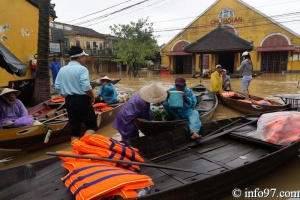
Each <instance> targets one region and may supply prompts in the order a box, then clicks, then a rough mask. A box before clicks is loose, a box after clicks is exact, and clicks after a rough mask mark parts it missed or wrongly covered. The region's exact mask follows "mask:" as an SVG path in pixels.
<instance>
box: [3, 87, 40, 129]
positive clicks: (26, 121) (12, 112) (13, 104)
mask: <svg viewBox="0 0 300 200" xmlns="http://www.w3.org/2000/svg"><path fill="white" fill-rule="evenodd" d="M19 94H20V91H18V90H14V89H10V88H4V89H2V91H1V93H0V125H2V126H3V125H13V126H28V125H32V124H33V122H34V119H33V117H32V116H31V115H28V111H27V109H26V108H25V106H24V104H23V103H22V101H20V100H19V99H17V96H18V95H19Z"/></svg>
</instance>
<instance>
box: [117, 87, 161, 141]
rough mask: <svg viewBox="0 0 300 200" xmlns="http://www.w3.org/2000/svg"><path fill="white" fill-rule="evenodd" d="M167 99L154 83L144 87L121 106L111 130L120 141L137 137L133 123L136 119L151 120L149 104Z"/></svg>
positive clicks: (136, 129)
mask: <svg viewBox="0 0 300 200" xmlns="http://www.w3.org/2000/svg"><path fill="white" fill-rule="evenodd" d="M166 98H167V92H166V90H165V89H164V88H163V87H162V86H160V85H157V84H155V83H152V84H150V85H147V86H144V87H142V88H141V89H140V91H139V92H137V93H135V94H134V95H133V96H131V97H130V99H129V100H128V101H127V102H126V103H125V104H124V105H123V106H122V108H121V110H120V111H119V112H118V114H117V116H116V118H115V120H114V123H113V128H114V129H117V130H118V131H119V133H120V134H121V136H122V140H123V141H124V140H128V139H131V138H136V137H139V130H138V128H137V126H136V125H135V123H134V120H135V119H136V118H142V119H146V120H152V112H151V109H150V103H153V104H156V103H161V102H163V101H164V100H165V99H166Z"/></svg>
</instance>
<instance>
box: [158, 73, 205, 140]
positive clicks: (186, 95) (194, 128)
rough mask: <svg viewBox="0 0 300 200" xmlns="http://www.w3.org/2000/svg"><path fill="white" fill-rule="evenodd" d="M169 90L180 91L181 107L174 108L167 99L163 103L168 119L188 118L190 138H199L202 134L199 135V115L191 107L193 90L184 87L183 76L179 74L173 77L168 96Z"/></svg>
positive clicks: (195, 100)
mask: <svg viewBox="0 0 300 200" xmlns="http://www.w3.org/2000/svg"><path fill="white" fill-rule="evenodd" d="M171 91H182V92H183V94H182V98H183V106H182V108H175V107H171V106H170V105H169V102H168V101H165V102H164V103H163V107H164V110H165V112H166V114H167V116H168V118H169V119H174V120H179V119H188V120H189V128H190V132H191V138H192V139H200V138H202V136H200V135H199V132H200V128H201V121H200V117H199V112H198V111H196V110H194V109H193V108H194V107H195V106H196V103H197V99H196V96H195V94H194V92H193V91H192V90H191V89H189V88H187V87H186V84H185V78H183V77H181V76H179V77H177V78H176V79H175V86H172V87H170V88H169V90H167V93H168V94H169V95H168V98H167V99H169V96H170V92H171Z"/></svg>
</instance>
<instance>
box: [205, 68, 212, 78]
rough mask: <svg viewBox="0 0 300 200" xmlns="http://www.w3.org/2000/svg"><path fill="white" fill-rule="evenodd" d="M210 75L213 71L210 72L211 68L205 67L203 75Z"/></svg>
mask: <svg viewBox="0 0 300 200" xmlns="http://www.w3.org/2000/svg"><path fill="white" fill-rule="evenodd" d="M210 76H211V73H210V71H209V69H204V71H203V77H208V78H210Z"/></svg>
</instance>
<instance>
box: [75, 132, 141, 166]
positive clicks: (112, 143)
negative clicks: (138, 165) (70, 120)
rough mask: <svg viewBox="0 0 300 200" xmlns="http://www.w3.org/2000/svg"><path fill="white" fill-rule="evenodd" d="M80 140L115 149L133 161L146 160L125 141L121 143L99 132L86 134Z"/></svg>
mask: <svg viewBox="0 0 300 200" xmlns="http://www.w3.org/2000/svg"><path fill="white" fill-rule="evenodd" d="M80 140H81V141H84V142H85V143H87V144H90V145H94V146H98V147H102V148H105V149H109V150H111V151H115V152H117V153H119V154H121V155H122V156H126V157H127V158H129V159H130V160H131V161H137V162H144V159H143V158H142V157H141V156H140V154H139V152H138V151H139V150H138V149H136V148H133V147H131V146H129V145H126V144H124V143H120V142H118V141H116V140H114V139H113V138H108V137H105V136H102V135H99V134H85V135H84V136H83V137H82V138H81V139H80Z"/></svg>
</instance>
